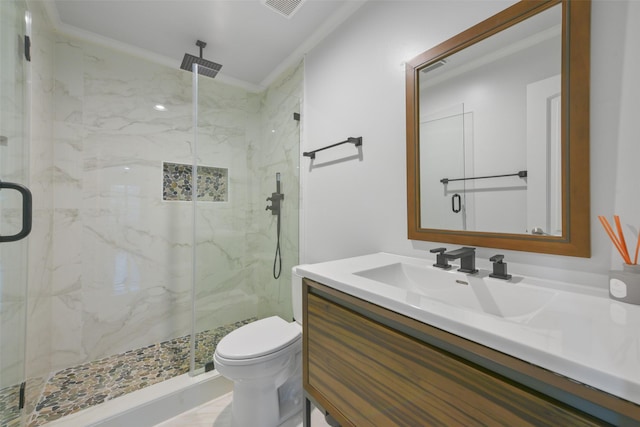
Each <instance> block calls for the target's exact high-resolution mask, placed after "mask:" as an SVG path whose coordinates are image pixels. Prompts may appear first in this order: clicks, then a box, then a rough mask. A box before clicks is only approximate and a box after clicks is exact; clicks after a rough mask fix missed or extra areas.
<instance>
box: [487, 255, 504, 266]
mask: <svg viewBox="0 0 640 427" xmlns="http://www.w3.org/2000/svg"><path fill="white" fill-rule="evenodd" d="M503 259H504V255H502V254H497V255H494V256H492V257H491V258H489V261H491V262H497V263H499V264H502V260H503Z"/></svg>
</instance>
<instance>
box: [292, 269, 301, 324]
mask: <svg viewBox="0 0 640 427" xmlns="http://www.w3.org/2000/svg"><path fill="white" fill-rule="evenodd" d="M291 304H292V305H293V318H294V319H295V321H296V322H298V323H300V324H302V276H301V275H299V274H298V270H297V266H296V267H293V268H292V269H291Z"/></svg>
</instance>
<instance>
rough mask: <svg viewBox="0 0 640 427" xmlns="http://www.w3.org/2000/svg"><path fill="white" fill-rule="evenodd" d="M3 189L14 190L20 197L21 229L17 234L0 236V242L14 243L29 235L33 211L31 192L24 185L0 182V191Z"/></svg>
mask: <svg viewBox="0 0 640 427" xmlns="http://www.w3.org/2000/svg"><path fill="white" fill-rule="evenodd" d="M3 188H6V189H10V190H16V191H18V192H19V193H20V194H21V195H22V229H21V230H20V232H19V233H17V234H12V235H11V236H0V242H15V241H17V240H21V239H24V238H25V237H27V236H28V235H29V233H31V221H32V211H33V203H32V197H31V191H29V189H28V188H27V187H25V186H24V185H20V184H16V183H13V182H3V181H0V190H2V189H3Z"/></svg>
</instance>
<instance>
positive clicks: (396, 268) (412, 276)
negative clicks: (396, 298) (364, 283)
mask: <svg viewBox="0 0 640 427" xmlns="http://www.w3.org/2000/svg"><path fill="white" fill-rule="evenodd" d="M353 274H355V275H356V276H361V277H366V278H367V279H371V280H375V281H376V282H381V283H384V284H385V285H390V286H394V287H396V288H401V289H405V290H407V291H411V292H417V293H424V292H427V291H430V290H431V291H433V290H438V289H447V288H448V287H449V286H451V283H452V281H453V280H455V279H453V278H452V277H449V280H444V279H445V278H444V277H443V275H448V274H449V272H447V271H438V270H436V269H434V268H430V267H426V266H425V267H420V266H417V265H412V264H406V263H403V262H396V263H394V264H389V265H384V266H382V267H376V268H372V269H369V270H363V271H358V272H355V273H353Z"/></svg>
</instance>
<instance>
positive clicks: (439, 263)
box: [429, 248, 451, 270]
mask: <svg viewBox="0 0 640 427" xmlns="http://www.w3.org/2000/svg"><path fill="white" fill-rule="evenodd" d="M446 251H447V248H435V249H431V250H430V251H429V252H431V253H432V254H438V255H436V263H435V264H433V266H434V267H438V268H442V269H444V270H448V269H450V268H451V266H450V265H449V262H448V261H447V258H446V257H445V256H444V253H445V252H446Z"/></svg>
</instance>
